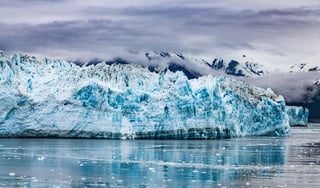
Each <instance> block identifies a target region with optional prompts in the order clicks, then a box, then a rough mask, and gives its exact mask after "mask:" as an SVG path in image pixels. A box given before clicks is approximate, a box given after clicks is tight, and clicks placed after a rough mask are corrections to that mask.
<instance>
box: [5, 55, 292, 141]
mask: <svg viewBox="0 0 320 188" xmlns="http://www.w3.org/2000/svg"><path fill="white" fill-rule="evenodd" d="M288 134H290V127H289V119H288V115H287V113H286V107H285V101H284V99H283V97H282V96H279V95H276V94H275V93H273V92H272V91H271V90H270V89H268V90H265V89H261V88H258V87H253V86H250V85H247V84H245V83H244V82H239V81H235V80H233V79H230V78H226V77H217V78H213V77H212V76H204V77H200V78H198V79H193V80H188V79H187V77H186V76H185V75H184V74H183V73H182V72H176V73H172V72H170V71H168V72H166V73H164V74H156V73H152V72H150V71H148V69H146V68H142V67H141V66H138V65H130V64H129V65H121V64H112V65H106V64H104V63H100V64H97V65H91V66H88V67H80V66H77V65H75V64H72V63H69V62H66V61H62V60H49V59H41V60H37V59H36V58H34V57H29V56H27V55H21V54H20V55H19V54H16V55H12V56H6V55H4V54H1V55H0V137H20V136H21V137H77V138H78V137H81V138H116V139H121V138H122V139H126V138H128V139H133V138H136V139H139V138H152V139H159V138H175V139H198V138H199V139H213V138H229V137H238V136H251V135H279V136H282V135H288Z"/></svg>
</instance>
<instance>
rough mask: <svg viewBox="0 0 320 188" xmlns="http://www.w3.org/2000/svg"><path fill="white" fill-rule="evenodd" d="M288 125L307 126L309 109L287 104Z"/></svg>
mask: <svg viewBox="0 0 320 188" xmlns="http://www.w3.org/2000/svg"><path fill="white" fill-rule="evenodd" d="M286 108H287V114H288V117H289V124H290V126H299V125H300V126H307V125H308V117H309V109H308V108H303V107H300V106H287V107H286Z"/></svg>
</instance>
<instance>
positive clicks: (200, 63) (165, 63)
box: [75, 51, 268, 79]
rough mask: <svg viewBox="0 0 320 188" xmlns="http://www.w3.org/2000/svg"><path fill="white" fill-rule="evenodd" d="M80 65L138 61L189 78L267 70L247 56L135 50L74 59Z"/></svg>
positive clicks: (257, 73)
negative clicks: (108, 57)
mask: <svg viewBox="0 0 320 188" xmlns="http://www.w3.org/2000/svg"><path fill="white" fill-rule="evenodd" d="M75 63H76V64H78V65H80V66H88V65H92V64H98V63H106V64H131V63H133V64H139V65H142V66H143V67H147V68H148V69H149V70H150V71H151V72H156V73H164V72H166V71H167V70H170V71H172V72H176V71H182V72H183V73H184V74H185V75H186V76H187V77H188V78H189V79H193V78H198V77H199V76H203V75H209V74H210V75H213V76H218V75H228V76H232V77H260V76H264V75H266V74H267V73H268V71H267V70H266V69H265V68H264V67H263V66H262V65H260V64H258V63H255V62H252V61H250V60H249V59H248V58H246V56H245V55H243V56H242V57H240V58H238V59H231V60H224V59H221V58H214V59H212V60H210V61H208V60H205V59H199V58H194V57H189V56H187V55H184V54H182V53H170V52H158V51H148V52H135V53H130V54H127V55H124V56H123V57H117V58H114V59H112V60H107V61H103V60H99V59H93V60H91V61H89V62H87V63H84V62H82V61H75Z"/></svg>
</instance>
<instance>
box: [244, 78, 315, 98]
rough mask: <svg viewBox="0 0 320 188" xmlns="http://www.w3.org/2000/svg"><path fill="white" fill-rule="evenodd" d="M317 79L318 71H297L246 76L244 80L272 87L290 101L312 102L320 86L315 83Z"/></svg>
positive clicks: (256, 84) (264, 86) (260, 85)
mask: <svg viewBox="0 0 320 188" xmlns="http://www.w3.org/2000/svg"><path fill="white" fill-rule="evenodd" d="M317 79H319V72H297V73H290V74H288V73H287V74H283V73H272V74H269V75H267V76H265V77H262V78H247V79H245V81H247V82H248V83H251V84H252V85H255V86H259V87H263V88H272V90H273V91H274V92H276V93H278V94H280V95H283V96H284V97H285V99H286V101H287V102H290V103H294V102H296V103H297V102H300V103H312V102H313V101H312V100H313V99H314V98H316V97H317V95H319V89H320V87H319V86H318V87H317V86H316V85H315V81H316V80H317Z"/></svg>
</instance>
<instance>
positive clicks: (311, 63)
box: [289, 56, 320, 73]
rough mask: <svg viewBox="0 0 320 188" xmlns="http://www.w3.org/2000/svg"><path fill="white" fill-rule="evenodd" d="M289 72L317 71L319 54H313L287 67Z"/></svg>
mask: <svg viewBox="0 0 320 188" xmlns="http://www.w3.org/2000/svg"><path fill="white" fill-rule="evenodd" d="M289 72H291V73H293V72H319V73H320V56H314V57H312V58H309V59H306V60H304V61H302V62H301V63H297V64H294V65H292V66H290V67H289Z"/></svg>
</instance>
